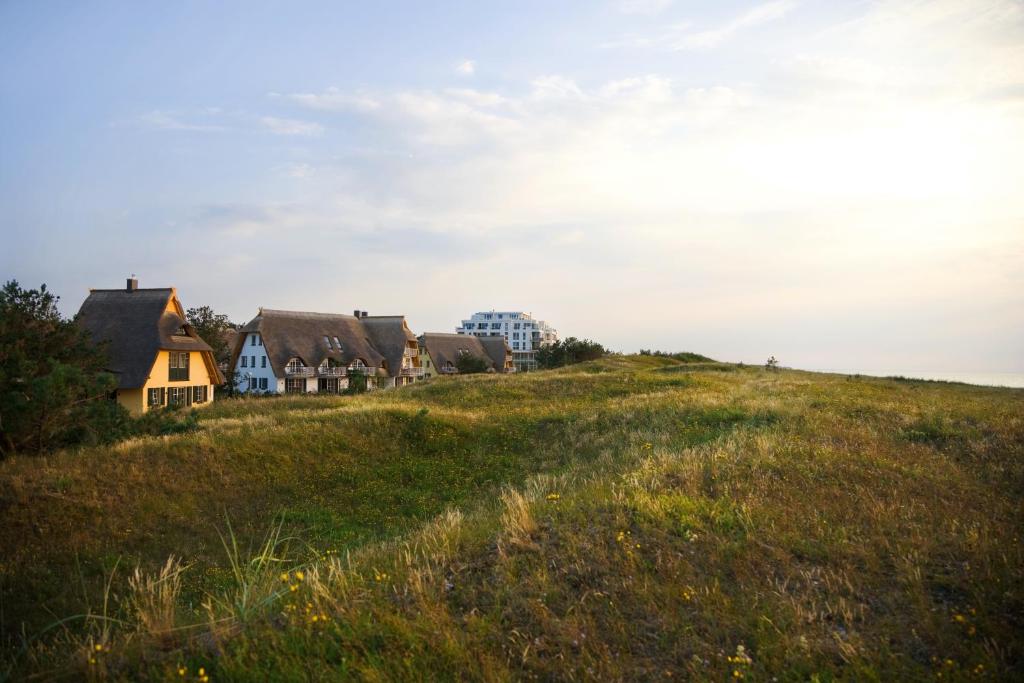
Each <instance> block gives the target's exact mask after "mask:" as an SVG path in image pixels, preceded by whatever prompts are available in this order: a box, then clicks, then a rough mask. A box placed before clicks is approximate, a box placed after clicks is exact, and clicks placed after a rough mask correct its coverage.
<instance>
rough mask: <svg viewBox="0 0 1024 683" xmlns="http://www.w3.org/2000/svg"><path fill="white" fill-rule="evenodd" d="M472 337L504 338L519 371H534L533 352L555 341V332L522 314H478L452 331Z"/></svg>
mask: <svg viewBox="0 0 1024 683" xmlns="http://www.w3.org/2000/svg"><path fill="white" fill-rule="evenodd" d="M455 332H456V333H457V334H463V335H467V336H473V337H504V338H505V341H506V342H508V345H509V348H511V350H512V362H513V364H514V365H515V367H516V369H517V370H519V371H528V370H536V369H537V350H538V349H540V348H541V347H542V346H547V345H548V344H554V343H555V342H556V341H558V331H557V330H555V328H554V327H552V326H551V325H549V324H548V323H547V322H545V321H543V320H537V319H535V318H534V317H533V316H532V315H531V314H529V313H524V312H523V311H479V312H477V313H474V314H473V315H471V316H470V317H469V318H467V319H466V320H463V321H462V324H461V325H460V326H459V327H457V328H456V329H455Z"/></svg>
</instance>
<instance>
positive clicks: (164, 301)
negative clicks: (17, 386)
mask: <svg viewBox="0 0 1024 683" xmlns="http://www.w3.org/2000/svg"><path fill="white" fill-rule="evenodd" d="M76 320H77V321H78V323H79V324H80V325H81V326H82V327H84V328H85V329H86V330H88V332H89V334H90V336H91V337H92V339H93V341H95V342H97V343H101V344H104V345H105V346H106V350H107V357H108V361H109V363H108V366H107V369H108V370H109V371H110V372H112V373H114V375H116V376H117V380H118V384H117V391H116V397H117V402H118V403H120V404H121V405H122V406H124V407H125V408H126V409H127V410H128V411H129V412H131V413H132V414H133V415H141V414H142V413H144V412H146V411H147V410H149V409H150V408H159V407H161V406H174V405H181V406H202V405H206V404H208V403H212V402H213V388H214V386H216V385H219V384H223V383H224V377H223V376H222V375H221V373H220V370H218V369H217V363H216V361H215V360H214V357H213V350H212V349H211V348H210V346H209V344H207V343H206V342H204V341H203V340H202V339H201V338H200V337H199V335H198V334H196V332H195V330H194V329H192V327H191V326H190V325H188V324H187V323H186V322H185V310H184V308H182V305H181V301H179V300H178V293H177V291H176V290H175V289H174V288H173V287H168V288H163V289H139V282H138V280H136V279H134V278H131V279H129V280H128V283H127V286H126V287H125V288H124V289H91V290H89V296H88V298H86V300H85V302H84V303H82V307H81V308H80V309H79V311H78V316H77V318H76Z"/></svg>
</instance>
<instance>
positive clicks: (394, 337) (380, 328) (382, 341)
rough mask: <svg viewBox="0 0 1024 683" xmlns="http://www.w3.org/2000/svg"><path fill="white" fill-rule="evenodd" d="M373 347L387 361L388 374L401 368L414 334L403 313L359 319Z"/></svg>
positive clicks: (398, 371) (393, 374)
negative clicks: (403, 357)
mask: <svg viewBox="0 0 1024 683" xmlns="http://www.w3.org/2000/svg"><path fill="white" fill-rule="evenodd" d="M359 322H360V323H362V324H363V327H364V328H365V329H366V334H367V336H368V337H369V338H370V342H371V343H372V344H373V347H374V348H375V349H377V350H378V351H380V352H381V353H382V354H384V357H385V358H386V359H387V361H388V374H389V375H391V376H392V377H395V376H397V375H398V374H399V373H400V372H401V370H402V356H403V355H404V354H405V349H406V348H407V346H408V344H409V342H413V343H415V342H416V335H414V334H413V333H412V331H410V330H409V328H408V327H407V326H406V324H405V316H404V315H374V316H365V317H362V318H360V319H359Z"/></svg>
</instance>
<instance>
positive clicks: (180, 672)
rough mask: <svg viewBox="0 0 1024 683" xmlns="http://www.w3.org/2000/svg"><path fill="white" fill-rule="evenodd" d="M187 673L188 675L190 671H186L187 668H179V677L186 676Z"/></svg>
mask: <svg viewBox="0 0 1024 683" xmlns="http://www.w3.org/2000/svg"><path fill="white" fill-rule="evenodd" d="M187 673H188V669H186V668H185V667H183V666H179V667H178V675H179V676H184V675H185V674H187Z"/></svg>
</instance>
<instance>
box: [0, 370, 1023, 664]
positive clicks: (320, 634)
mask: <svg viewBox="0 0 1024 683" xmlns="http://www.w3.org/2000/svg"><path fill="white" fill-rule="evenodd" d="M200 417H201V425H202V429H201V430H200V431H199V432H196V433H192V434H184V435H176V436H171V437H165V438H149V439H140V440H135V441H131V442H126V443H122V444H119V445H117V446H116V447H113V448H106V449H88V450H82V451H77V452H70V451H69V452H62V453H59V454H56V455H53V456H50V457H47V458H45V459H31V460H29V459H16V460H10V461H7V462H3V463H0V501H2V505H3V518H4V522H5V524H4V525H3V528H2V529H0V558H2V560H0V582H2V583H0V598H2V605H0V606H2V628H3V632H2V637H3V641H4V645H5V653H6V656H5V658H6V659H7V661H8V662H9V666H10V667H11V668H10V669H9V671H10V672H11V673H10V675H12V676H17V677H24V676H38V677H40V678H60V677H65V678H67V679H76V678H81V677H83V676H90V677H93V678H97V679H104V678H107V679H115V680H116V679H124V680H137V679H140V678H149V679H155V680H162V679H173V680H182V679H185V680H202V678H203V677H204V676H205V677H207V678H208V679H210V680H217V681H220V680H267V679H274V680H305V679H331V680H335V679H337V678H357V679H369V680H394V679H404V680H437V679H479V680H508V679H519V678H541V679H552V678H554V679H569V680H577V679H602V680H615V679H621V680H634V679H636V680H655V679H657V680H668V679H671V678H672V677H691V678H710V679H718V680H721V679H723V678H744V679H750V680H770V679H771V678H773V677H774V678H777V679H779V680H807V679H811V678H814V677H815V676H816V677H818V679H819V680H829V679H833V678H840V679H848V680H892V679H896V678H900V679H922V680H923V679H926V678H927V679H936V678H943V679H947V680H948V679H952V680H959V679H968V678H986V677H993V678H1006V677H1009V676H1011V675H1012V674H1013V673H1014V672H1015V671H1019V670H1020V667H1022V666H1024V643H1022V637H1021V631H1022V623H1021V621H1022V618H1021V616H1020V615H1021V614H1024V598H1022V590H1024V582H1022V579H1024V549H1022V547H1021V539H1020V536H1021V529H1022V518H1024V511H1022V507H1021V504H1020V501H1021V499H1022V494H1024V460H1022V457H1024V391H1019V390H1008V389H988V388H981V387H970V386H967V385H955V384H935V383H918V382H894V381H891V380H883V379H873V378H847V377H844V376H838V375H823V374H814V373H805V372H799V371H781V372H766V371H764V370H761V369H755V368H739V367H736V366H732V365H725V364H715V363H706V362H702V363H690V364H687V363H681V362H679V361H677V360H675V359H670V358H659V357H651V356H643V357H628V358H622V357H613V358H608V359H605V360H602V361H598V362H594V363H588V364H583V365H581V366H576V367H572V368H566V369H562V370H558V371H550V372H543V373H535V374H530V375H523V376H510V377H465V378H453V379H449V378H446V379H444V380H439V381H434V382H432V383H427V384H423V385H419V386H415V387H411V388H407V389H403V390H401V391H388V392H377V393H375V394H371V395H366V396H360V397H345V398H337V397H333V398H332V397H297V398H281V399H273V400H251V399H250V400H239V401H225V402H222V403H218V404H216V405H214V406H212V407H211V408H210V409H207V410H205V411H202V412H201V414H200ZM169 558H170V559H169ZM76 615H90V616H88V617H86V618H79V617H76ZM67 617H76V618H71V619H68V620H67V621H63V622H61V621H60V620H62V619H66V618H67ZM58 623H59V625H58V626H56V627H54V624H58ZM47 627H50V630H48V631H46V633H45V634H43V635H42V636H40V637H34V634H38V633H39V632H40V631H42V630H43V629H46V628H47ZM200 670H202V673H200Z"/></svg>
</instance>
